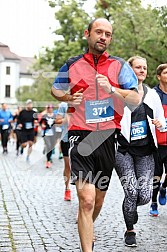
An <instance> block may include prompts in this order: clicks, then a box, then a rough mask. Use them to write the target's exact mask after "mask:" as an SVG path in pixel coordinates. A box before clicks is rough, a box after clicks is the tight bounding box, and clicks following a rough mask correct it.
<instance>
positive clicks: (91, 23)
mask: <svg viewBox="0 0 167 252" xmlns="http://www.w3.org/2000/svg"><path fill="white" fill-rule="evenodd" d="M97 19H98V18H95V19H93V20H92V21H91V22H90V23H89V25H88V32H89V33H90V32H91V30H92V26H93V24H94V22H96V20H97Z"/></svg>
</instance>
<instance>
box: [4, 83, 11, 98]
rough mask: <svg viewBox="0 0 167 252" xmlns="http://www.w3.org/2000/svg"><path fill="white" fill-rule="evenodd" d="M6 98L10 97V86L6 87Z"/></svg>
mask: <svg viewBox="0 0 167 252" xmlns="http://www.w3.org/2000/svg"><path fill="white" fill-rule="evenodd" d="M5 97H10V85H5Z"/></svg>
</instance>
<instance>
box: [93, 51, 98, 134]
mask: <svg viewBox="0 0 167 252" xmlns="http://www.w3.org/2000/svg"><path fill="white" fill-rule="evenodd" d="M93 59H94V65H95V70H96V74H97V64H98V58H97V56H96V55H93ZM95 78H96V77H95ZM98 92H99V88H98V82H97V79H96V100H98V99H99V96H98ZM98 130H99V123H97V124H96V131H98Z"/></svg>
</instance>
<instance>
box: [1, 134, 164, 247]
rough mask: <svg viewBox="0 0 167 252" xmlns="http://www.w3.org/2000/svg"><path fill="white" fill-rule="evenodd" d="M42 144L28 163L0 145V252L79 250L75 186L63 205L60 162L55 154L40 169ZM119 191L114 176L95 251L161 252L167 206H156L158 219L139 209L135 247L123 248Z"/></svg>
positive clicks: (12, 149) (98, 225) (12, 148)
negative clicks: (3, 150) (3, 151)
mask: <svg viewBox="0 0 167 252" xmlns="http://www.w3.org/2000/svg"><path fill="white" fill-rule="evenodd" d="M42 149H43V140H42V139H41V138H39V139H38V142H37V143H36V145H34V147H33V152H32V156H31V163H30V164H27V163H26V161H25V159H26V154H25V153H24V155H23V156H19V157H16V152H15V146H14V145H11V144H9V153H8V155H6V156H4V155H3V154H2V148H1V147H0V252H21V251H22V252H34V251H35V252H44V251H48V252H59V251H61V252H70V251H71V252H79V251H80V250H79V238H78V233H77V224H76V214H77V207H78V200H77V196H76V192H75V187H74V186H71V189H72V201H71V202H65V201H64V200H63V197H64V181H63V175H62V173H63V160H59V159H58V153H57V150H56V153H55V155H54V157H53V165H52V168H51V169H46V168H45V155H43V154H42ZM122 200H123V190H122V187H121V185H120V182H119V180H118V178H117V175H116V174H115V172H114V173H113V176H112V180H111V183H110V187H109V190H108V192H107V196H106V199H105V203H104V206H103V209H102V211H101V214H100V216H99V218H98V219H97V221H96V223H95V233H96V237H97V241H96V244H95V252H103V251H104V252H111V251H112V252H129V251H132V250H133V251H134V252H144V251H148V252H157V251H158V252H166V251H167V232H166V227H167V226H166V225H167V206H159V211H160V215H159V217H157V218H153V217H150V216H149V215H148V212H149V207H150V204H148V205H146V206H142V207H139V222H138V224H137V225H136V232H137V244H138V247H137V248H127V247H125V246H124V240H123V236H124V232H125V224H124V220H123V215H122V209H121V205H122Z"/></svg>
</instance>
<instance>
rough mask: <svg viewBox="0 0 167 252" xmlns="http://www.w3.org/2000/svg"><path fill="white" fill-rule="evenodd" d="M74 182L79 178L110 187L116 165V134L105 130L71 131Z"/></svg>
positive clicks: (71, 161)
mask: <svg viewBox="0 0 167 252" xmlns="http://www.w3.org/2000/svg"><path fill="white" fill-rule="evenodd" d="M69 142H70V151H69V157H70V165H71V178H72V184H75V182H76V181H77V180H81V181H82V182H87V183H91V184H94V185H95V187H96V188H98V189H100V190H101V191H106V190H107V189H108V186H109V183H110V178H111V175H112V171H113V167H114V165H115V134H114V131H113V130H105V131H96V132H90V131H79V130H75V131H69Z"/></svg>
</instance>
